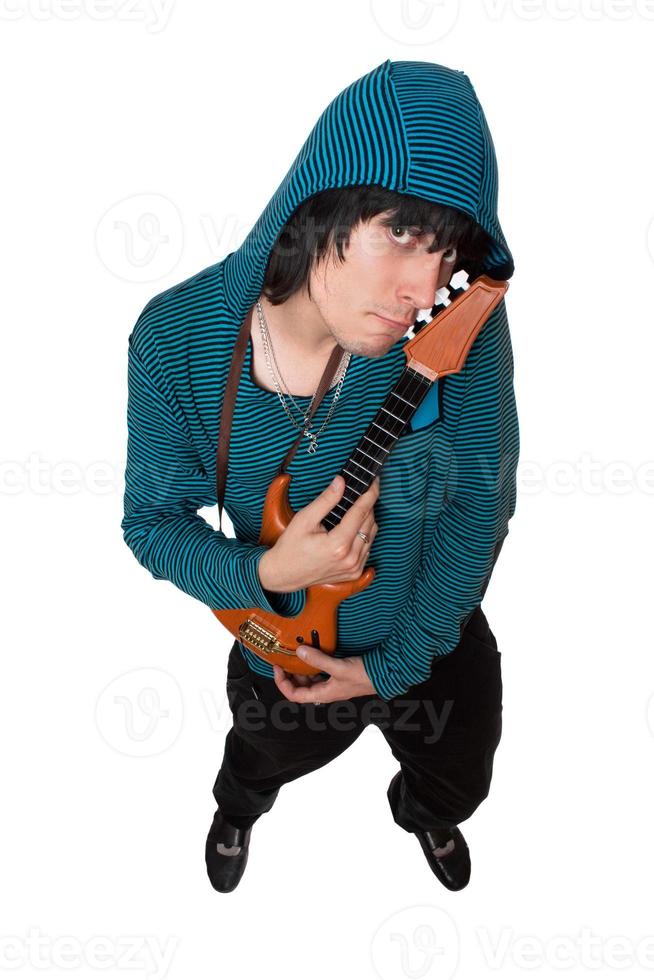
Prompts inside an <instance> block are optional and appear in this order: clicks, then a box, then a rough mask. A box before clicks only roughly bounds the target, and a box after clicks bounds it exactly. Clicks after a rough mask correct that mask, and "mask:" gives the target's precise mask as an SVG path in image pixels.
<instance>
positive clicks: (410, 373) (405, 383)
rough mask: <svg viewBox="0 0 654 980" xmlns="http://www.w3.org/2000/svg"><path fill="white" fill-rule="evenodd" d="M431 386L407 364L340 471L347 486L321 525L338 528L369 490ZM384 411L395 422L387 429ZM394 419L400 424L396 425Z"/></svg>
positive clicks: (423, 376) (429, 382)
mask: <svg viewBox="0 0 654 980" xmlns="http://www.w3.org/2000/svg"><path fill="white" fill-rule="evenodd" d="M431 385H432V382H431V381H430V380H429V378H427V377H425V375H423V374H420V373H419V372H417V371H414V370H413V368H408V367H405V369H404V371H403V372H402V374H401V376H400V377H399V379H398V381H397V382H396V383H395V385H394V387H393V389H392V390H391V391H390V392H389V393H388V395H387V396H386V399H385V400H384V404H383V405H381V406H380V408H379V409H378V411H377V414H376V415H375V418H374V419H373V420H372V421H371V422H370V424H369V426H368V428H367V430H366V432H365V433H364V434H363V436H362V437H361V439H360V441H359V444H358V445H357V446H356V447H355V449H354V450H353V452H352V454H351V456H350V457H349V459H348V460H347V462H346V464H345V466H344V467H343V469H342V470H341V471H340V472H341V476H342V477H343V478H344V479H345V488H344V490H343V494H342V496H341V499H340V500H339V501H338V503H337V504H336V505H335V506H334V507H333V508H332V509H331V511H330V512H329V514H327V515H326V516H325V517H323V519H322V524H323V526H324V527H326V528H328V529H329V530H331V529H332V528H334V527H336V526H337V524H339V522H340V521H341V520H342V518H343V517H344V516H345V514H346V513H347V511H348V510H349V508H350V507H351V506H352V504H353V503H355V502H356V501H357V500H358V499H359V498H360V497H361V495H362V494H364V493H365V492H366V490H368V488H369V487H370V486H371V484H372V481H373V479H374V478H375V477H376V476H377V475H378V473H379V471H380V470H381V468H382V466H383V464H384V462H385V461H386V457H387V456H388V454H389V453H390V451H391V449H392V448H393V446H394V445H395V443H396V442H397V440H398V439H399V438H400V436H401V435H402V434H403V432H404V431H405V428H406V426H407V424H408V423H409V422H410V420H411V418H412V417H413V415H414V413H415V411H416V410H417V408H418V406H419V405H420V403H421V402H422V400H423V398H424V397H425V395H426V394H427V391H428V390H429V388H430V387H431ZM393 399H396V401H393ZM382 413H383V414H385V415H387V416H390V419H391V420H392V421H390V422H389V423H388V424H390V425H391V426H392V428H391V429H387V428H386V427H385V426H383V425H381V424H380V421H378V420H381V417H382ZM395 422H397V423H399V424H398V425H395V424H394V423H395ZM393 429H397V431H396V432H393V431H392V430H393ZM379 433H383V434H384V436H386V437H387V438H386V439H385V442H386V443H388V444H387V445H382V443H380V442H378V441H377V439H378V438H379ZM373 435H375V436H377V438H373ZM382 438H383V437H382ZM364 446H366V447H367V449H369V450H370V451H369V452H367V451H366V449H364V448H363V447H364ZM359 453H360V454H361V456H363V457H365V459H366V460H370V463H371V465H372V467H373V468H369V467H368V466H364V465H363V463H360V462H358V461H357V454H359ZM357 474H363V475H357ZM348 478H349V479H348ZM351 481H354V483H355V486H353V485H352V482H351ZM348 492H349V493H351V494H353V495H354V497H353V499H351V498H350V496H348Z"/></svg>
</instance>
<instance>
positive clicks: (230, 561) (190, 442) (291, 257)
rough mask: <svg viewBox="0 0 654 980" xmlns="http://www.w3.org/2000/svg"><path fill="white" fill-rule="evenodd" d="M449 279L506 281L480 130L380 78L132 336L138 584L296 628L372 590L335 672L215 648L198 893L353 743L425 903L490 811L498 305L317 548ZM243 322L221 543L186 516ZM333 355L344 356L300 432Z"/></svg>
mask: <svg viewBox="0 0 654 980" xmlns="http://www.w3.org/2000/svg"><path fill="white" fill-rule="evenodd" d="M460 269H465V270H466V271H467V272H468V274H469V278H470V280H471V281H472V280H473V279H474V278H475V277H476V276H477V275H478V274H480V273H485V274H487V275H490V276H491V277H492V278H494V279H498V280H503V279H508V278H509V277H510V276H511V275H512V273H513V259H512V256H511V253H510V251H509V248H508V246H507V243H506V241H505V238H504V235H503V233H502V229H501V227H500V223H499V220H498V217H497V165H496V160H495V153H494V148H493V143H492V139H491V136H490V132H489V130H488V127H487V123H486V120H485V117H484V114H483V111H482V108H481V106H480V104H479V102H478V100H477V97H476V94H475V92H474V89H473V87H472V85H471V83H470V81H469V79H468V77H467V76H466V75H465V74H464V73H463V72H461V71H455V70H452V69H449V68H445V67H443V66H440V65H435V64H430V63H426V62H415V61H410V62H391V61H385V62H384V63H382V64H381V65H379V66H377V67H376V68H375V69H373V70H372V71H370V72H369V73H368V74H366V75H364V76H363V77H362V78H360V79H358V80H357V81H355V82H353V83H352V84H351V85H350V86H348V87H347V88H346V89H345V90H344V91H343V92H341V93H340V94H339V95H338V96H337V97H336V98H335V99H334V100H333V101H332V102H331V103H330V104H329V105H328V106H327V108H326V109H325V110H324V112H323V113H322V114H321V116H320V117H319V119H318V121H317V123H316V125H315V126H314V128H313V130H312V132H311V133H310V135H309V137H308V138H307V140H306V142H305V144H304V145H303V147H302V148H301V150H300V152H299V154H298V156H297V157H296V159H295V161H294V162H293V164H292V166H291V168H290V169H289V171H288V173H287V174H286V176H285V178H284V180H283V181H282V183H281V184H280V186H279V187H278V189H277V191H276V192H275V193H274V195H273V197H272V198H271V200H270V202H269V203H268V205H267V207H266V208H265V210H264V211H263V213H262V214H261V216H260V218H259V219H258V221H257V223H256V224H255V226H254V228H253V229H252V231H251V233H250V234H249V235H248V237H247V238H246V239H245V241H244V242H243V244H242V245H241V246H240V248H238V249H237V250H236V251H234V252H231V253H230V254H229V255H228V256H227V257H226V258H225V259H223V260H222V261H221V262H219V263H217V264H215V265H212V266H210V267H208V268H207V269H205V270H203V271H201V272H199V273H198V274H197V275H194V276H192V277H191V278H190V279H187V280H185V281H184V282H182V283H179V284H178V285H176V286H174V287H172V288H171V289H168V290H166V291H165V292H163V293H161V294H159V295H157V296H155V297H154V298H153V299H152V300H150V302H149V303H148V304H147V305H146V306H145V308H144V310H143V311H142V313H141V315H140V316H139V318H138V320H137V323H136V325H135V327H134V329H133V331H132V334H131V335H130V338H129V405H128V426H129V441H128V453H127V469H126V492H125V516H124V519H123V522H122V528H123V533H124V537H125V541H126V543H127V544H128V546H129V547H130V549H131V550H132V551H133V553H134V554H135V556H136V557H137V559H138V560H139V562H140V563H141V564H142V565H144V567H146V568H147V569H149V571H150V572H151V573H152V575H153V576H154V577H155V578H157V579H161V578H164V579H167V580H169V581H171V582H172V583H173V584H175V585H176V586H177V587H178V588H180V589H182V590H183V591H184V592H186V593H187V594H188V595H191V596H193V597H194V598H196V599H199V600H200V601H201V602H203V603H204V604H206V605H207V606H209V607H210V608H212V609H236V608H246V607H258V608H261V609H265V610H268V611H274V612H277V613H280V614H282V615H285V616H295V615H297V614H298V613H299V612H300V611H301V610H302V609H303V607H304V603H305V599H306V588H307V586H309V585H311V584H315V583H317V582H323V583H326V582H336V581H346V580H349V579H355V578H357V577H358V576H359V575H360V574H361V572H362V571H363V569H364V568H365V567H367V566H368V565H369V564H370V565H371V566H372V567H374V568H375V572H376V575H375V579H374V581H373V582H372V584H370V585H369V586H368V587H367V588H366V589H364V590H363V591H362V592H360V593H358V594H357V595H355V596H352V597H350V598H349V599H347V600H345V601H344V602H343V603H341V605H340V606H339V610H338V649H337V651H336V654H335V655H334V656H328V655H326V654H323V653H321V652H320V650H319V649H317V648H314V647H308V648H307V650H306V659H307V661H308V662H309V663H311V664H313V665H314V666H315V667H316V668H317V669H318V670H319V671H320V672H321V673H319V674H317V675H315V676H312V677H310V678H307V677H304V676H301V675H299V674H289V673H287V672H285V671H283V670H282V669H281V668H278V667H275V668H273V667H272V666H271V665H270V664H268V663H267V662H266V661H264V660H263V659H261V658H259V657H257V656H256V655H255V654H253V653H252V652H251V651H250V650H249V649H247V648H246V647H245V646H243V645H241V644H240V643H239V642H238V641H237V642H234V644H233V645H232V648H231V651H230V655H229V661H228V666H227V694H228V697H229V703H230V707H231V709H232V712H233V715H234V724H233V727H232V728H231V730H230V731H229V732H228V734H227V737H226V740H225V751H224V757H223V760H222V765H221V767H220V771H219V773H218V776H217V779H216V782H215V785H214V796H215V799H216V801H217V803H218V809H217V811H216V813H215V816H214V819H213V822H212V825H211V827H210V830H209V835H208V837H207V842H206V850H205V857H206V863H207V870H208V873H209V878H210V880H211V882H212V884H213V886H214V888H216V890H218V891H221V892H226V891H231V890H232V889H233V888H235V887H236V885H237V884H238V882H239V881H240V878H241V876H242V874H243V871H244V869H245V865H246V862H247V859H248V851H249V843H250V835H251V832H252V826H253V824H254V823H255V821H256V820H257V819H258V817H259V816H261V815H262V814H263V813H265V812H267V811H268V810H270V808H271V807H272V805H273V803H274V801H275V799H276V797H277V795H278V793H279V790H280V788H281V786H282V785H284V783H287V782H289V781H290V780H292V779H296V778H298V777H299V776H301V775H303V774H305V773H308V772H311V771H313V770H315V769H316V768H318V767H320V766H322V765H325V764H326V763H327V762H328V761H330V759H333V758H335V757H336V756H337V755H339V754H340V753H341V752H343V751H344V750H345V749H346V748H347V747H348V746H349V745H351V744H352V742H353V741H354V740H355V739H356V738H357V737H358V736H359V734H360V733H361V731H363V729H364V728H365V727H366V725H367V724H370V723H373V724H377V725H378V727H379V728H380V730H381V731H382V733H383V735H384V737H385V739H386V740H387V742H388V743H389V746H390V747H391V749H392V751H393V754H394V756H395V757H396V758H397V759H398V761H399V763H400V770H399V771H398V773H397V774H396V775H395V777H394V778H393V780H392V781H391V783H390V785H389V788H388V794H387V795H388V801H389V804H390V807H391V812H392V814H393V818H394V819H395V821H396V823H398V825H399V826H401V827H402V828H403V829H405V830H407V831H408V832H411V833H415V834H416V836H417V838H418V841H419V843H420V845H421V847H422V849H423V852H424V854H425V856H426V858H427V862H428V864H429V867H430V868H431V870H432V871H433V873H434V874H435V875H436V876H437V877H438V878H439V880H440V881H441V882H442V883H443V884H444V885H445V886H446V887H447V888H449V889H451V890H458V889H460V888H463V887H465V885H466V884H467V882H468V880H469V876H470V856H469V852H468V848H467V845H466V842H465V839H464V838H463V835H462V833H461V831H460V829H459V827H458V824H459V823H461V822H462V821H463V820H465V819H467V818H468V817H469V816H470V815H471V814H472V813H473V812H474V810H475V809H476V808H477V806H478V805H479V803H480V802H481V801H482V800H483V799H484V798H485V797H486V796H487V794H488V792H489V787H490V780H491V774H492V764H493V757H494V753H495V750H496V748H497V745H498V744H499V741H500V736H501V714H502V700H501V698H502V680H501V669H500V658H501V654H500V651H499V650H498V648H497V643H496V641H495V637H494V636H493V634H492V632H491V630H490V628H489V626H488V623H487V621H486V619H485V616H484V614H483V612H482V610H481V601H482V598H483V596H484V593H485V591H486V587H487V585H488V581H489V579H490V576H491V573H492V570H493V568H494V565H495V562H496V560H497V556H498V554H499V551H500V548H501V546H502V543H503V541H504V538H505V537H506V535H507V533H508V523H509V520H510V518H511V516H512V515H513V513H514V509H515V495H516V485H515V473H516V467H517V462H518V452H519V434H518V421H517V414H516V407H515V398H514V393H513V380H512V379H513V358H512V351H511V341H510V335H509V328H508V323H507V316H506V308H505V304H504V301H502V302H501V303H500V305H499V306H498V307H497V308H496V309H495V311H494V312H493V314H492V315H491V316H490V317H489V319H488V321H487V322H486V324H485V325H484V327H483V328H482V330H481V331H480V333H479V334H478V336H477V338H476V339H475V342H474V343H473V345H472V347H471V349H470V352H469V354H468V357H467V359H466V363H465V366H464V369H463V370H462V371H461V372H459V373H458V374H454V375H450V376H447V377H446V378H444V379H442V380H440V381H437V382H435V383H434V384H433V385H432V386H431V388H430V390H429V393H428V395H427V396H426V398H425V400H424V401H423V402H422V403H421V405H420V407H419V409H418V410H417V412H416V413H415V415H414V416H413V418H412V420H411V423H410V426H409V427H408V428H407V430H406V431H405V432H404V433H403V434H402V435H401V436H400V438H399V439H398V441H397V443H396V444H395V446H394V448H393V451H392V453H391V454H390V455H389V456H388V458H387V460H386V462H385V463H384V467H383V470H382V472H381V474H380V478H379V479H377V480H376V481H375V483H373V485H372V486H371V487H370V489H369V490H368V491H367V492H366V493H365V494H363V495H362V496H361V497H360V498H359V500H358V501H357V503H355V504H353V505H352V507H351V508H350V509H349V511H348V512H347V514H346V515H345V517H344V518H343V520H342V521H341V522H340V524H339V525H338V526H337V527H335V528H333V529H332V531H330V532H327V531H326V529H325V528H324V526H323V525H322V524H321V518H322V517H324V516H325V515H326V514H327V513H329V511H330V510H331V509H332V508H333V507H334V506H335V504H336V503H337V501H338V500H339V499H340V497H341V495H342V494H343V493H344V492H346V490H347V488H346V487H345V485H344V481H343V478H342V477H339V478H338V480H337V481H336V485H335V486H334V485H332V482H331V481H332V479H333V477H334V476H335V474H337V473H338V472H339V471H340V469H341V468H342V466H343V464H344V463H345V462H346V461H347V459H348V457H349V455H350V453H351V451H352V449H353V448H354V446H355V445H356V444H357V442H358V441H359V439H360V437H361V435H362V434H363V433H364V432H365V430H366V428H367V427H368V425H369V423H370V421H371V420H372V418H373V417H374V416H375V414H376V411H377V410H378V408H379V407H380V405H381V404H382V403H383V401H384V398H385V396H386V395H387V393H388V391H389V390H390V389H391V387H392V386H393V384H394V382H395V381H396V380H397V378H398V376H399V375H400V374H401V373H402V370H403V369H404V367H405V364H406V357H405V355H404V353H403V350H402V348H403V346H404V343H405V342H406V336H405V335H406V334H407V332H408V330H409V328H410V326H411V324H412V323H413V322H414V320H415V319H416V318H417V316H418V312H419V311H420V310H426V309H427V310H428V309H430V308H431V307H432V305H433V304H434V301H435V294H436V291H437V290H438V289H439V288H440V287H442V286H445V285H447V283H448V282H449V281H450V279H451V277H452V275H453V273H454V272H456V271H458V270H460ZM244 320H246V321H247V330H248V334H249V337H248V347H247V351H246V357H245V362H244V365H243V371H242V374H241V377H240V379H239V383H238V389H237V396H236V402H235V406H234V415H233V422H232V431H231V436H230V449H229V456H228V462H229V466H228V480H227V487H226V493H225V509H226V510H227V512H228V513H229V515H230V518H231V520H232V522H233V525H234V530H235V534H236V537H235V538H227V537H226V536H225V535H224V534H223V533H222V532H221V531H219V530H218V531H217V530H214V528H213V527H211V525H209V524H208V523H207V522H206V521H205V520H204V519H203V518H202V517H200V515H199V514H198V513H197V511H198V509H199V508H200V507H203V506H211V505H213V504H215V503H216V491H215V482H216V447H217V443H218V431H219V422H220V412H221V406H222V401H223V397H224V393H225V386H226V381H227V374H228V369H229V364H230V360H231V355H232V350H233V347H234V343H235V340H236V336H237V334H238V331H239V328H240V327H241V324H242V323H243V322H244ZM336 344H340V346H341V348H342V349H343V351H344V354H343V357H342V359H341V362H340V363H339V365H338V368H337V370H336V372H335V375H334V377H333V379H332V381H331V388H330V389H329V390H328V391H327V393H326V395H325V397H324V399H323V401H322V402H321V403H320V405H319V408H318V410H317V412H316V414H315V416H314V418H313V419H312V420H311V422H310V424H309V425H308V426H306V427H305V423H304V417H305V414H306V413H307V411H308V409H309V407H310V405H311V401H312V396H313V393H314V392H315V390H316V387H317V385H318V382H319V380H320V378H321V376H322V374H323V371H324V369H325V367H326V364H327V362H328V360H329V357H330V355H331V354H332V352H333V351H334V348H335V346H336ZM302 430H304V438H303V440H302V442H301V443H300V447H299V449H298V451H297V452H296V454H295V456H294V457H293V459H292V461H291V463H290V465H289V467H288V473H289V474H290V475H291V476H292V480H291V483H290V485H289V502H290V505H291V507H292V509H293V511H294V512H295V516H294V518H293V520H292V521H291V523H290V524H289V526H288V527H287V528H286V530H285V531H284V533H283V534H282V535H281V536H280V537H279V538H278V540H277V541H276V542H275V544H274V546H273V547H270V548H269V547H266V546H264V545H260V544H258V540H259V533H260V527H261V515H262V509H263V503H264V498H265V495H266V492H267V489H268V487H269V485H270V483H271V481H272V479H273V478H274V476H275V475H276V474H277V471H278V468H279V464H280V462H281V460H282V458H283V457H284V455H285V453H286V452H287V450H288V449H289V447H290V445H291V444H292V443H293V442H294V441H295V439H296V437H297V435H298V432H300V431H302ZM305 449H306V450H307V451H305ZM298 652H299V651H298ZM250 709H256V715H253V714H252V712H251V711H250ZM345 715H347V717H345Z"/></svg>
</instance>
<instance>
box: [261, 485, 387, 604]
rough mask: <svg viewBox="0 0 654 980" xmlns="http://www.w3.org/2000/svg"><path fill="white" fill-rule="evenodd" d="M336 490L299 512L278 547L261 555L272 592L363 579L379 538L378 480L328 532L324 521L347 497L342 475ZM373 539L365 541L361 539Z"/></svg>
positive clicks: (263, 573) (265, 582) (263, 577)
mask: <svg viewBox="0 0 654 980" xmlns="http://www.w3.org/2000/svg"><path fill="white" fill-rule="evenodd" d="M335 479H336V487H332V486H331V485H330V486H328V487H327V488H326V489H325V490H323V491H322V493H321V494H319V495H318V496H317V497H316V499H315V500H312V501H311V502H310V503H309V504H307V505H306V507H303V508H302V509H301V510H298V511H297V512H296V513H295V514H294V515H293V517H292V519H291V520H290V522H289V523H288V525H287V526H286V527H285V528H284V530H283V531H282V533H281V534H280V535H279V537H278V538H277V540H276V541H275V543H274V545H273V546H272V547H271V548H268V550H267V551H264V553H263V554H262V555H261V558H260V559H259V563H258V568H257V571H258V575H259V581H260V582H261V585H262V587H263V588H264V589H266V590H267V591H269V592H295V591H296V590H297V589H306V588H308V587H309V586H310V585H320V584H324V585H330V584H333V583H336V582H353V581H355V580H356V579H358V578H359V577H360V576H361V575H362V573H363V570H364V568H365V565H366V563H367V561H368V554H369V552H370V549H371V548H372V545H373V542H374V540H375V537H376V536H377V523H376V521H375V514H374V507H375V503H376V501H377V499H378V497H379V489H380V484H379V477H378V476H376V477H375V479H374V480H373V482H372V483H371V485H370V486H369V487H368V489H367V490H366V492H365V493H364V494H362V495H361V496H360V497H359V498H358V499H357V500H355V502H354V503H353V504H352V505H351V506H350V507H349V509H348V510H347V512H346V513H345V515H344V516H343V517H342V518H341V520H340V521H339V523H338V524H337V525H336V527H333V528H332V529H331V531H328V530H327V529H326V528H325V527H324V526H323V524H322V518H323V517H326V515H327V514H329V512H330V511H331V510H332V509H333V508H334V507H335V506H336V504H337V503H338V502H339V501H340V499H341V497H342V496H343V493H344V492H345V480H344V479H343V477H342V476H341V475H340V474H338V475H337V476H336V478H335ZM359 531H363V532H364V533H365V534H367V536H368V540H367V541H364V540H363V538H361V537H360V536H359V534H358V532H359Z"/></svg>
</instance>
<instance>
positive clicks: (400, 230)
mask: <svg viewBox="0 0 654 980" xmlns="http://www.w3.org/2000/svg"><path fill="white" fill-rule="evenodd" d="M390 232H391V235H392V236H393V238H395V239H396V240H397V239H398V238H402V239H404V240H403V241H401V242H398V245H408V244H409V242H410V241H411V239H413V238H416V237H417V233H416V232H415V231H413V230H412V229H410V228H409V226H408V225H391V226H390Z"/></svg>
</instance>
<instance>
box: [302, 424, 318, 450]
mask: <svg viewBox="0 0 654 980" xmlns="http://www.w3.org/2000/svg"><path fill="white" fill-rule="evenodd" d="M303 435H305V436H307V437H308V439H309V445H308V446H307V452H308V453H315V452H316V450H317V449H318V440H317V439H316V437H315V435H314V434H313V432H309V430H308V429H305V430H304V432H303Z"/></svg>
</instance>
